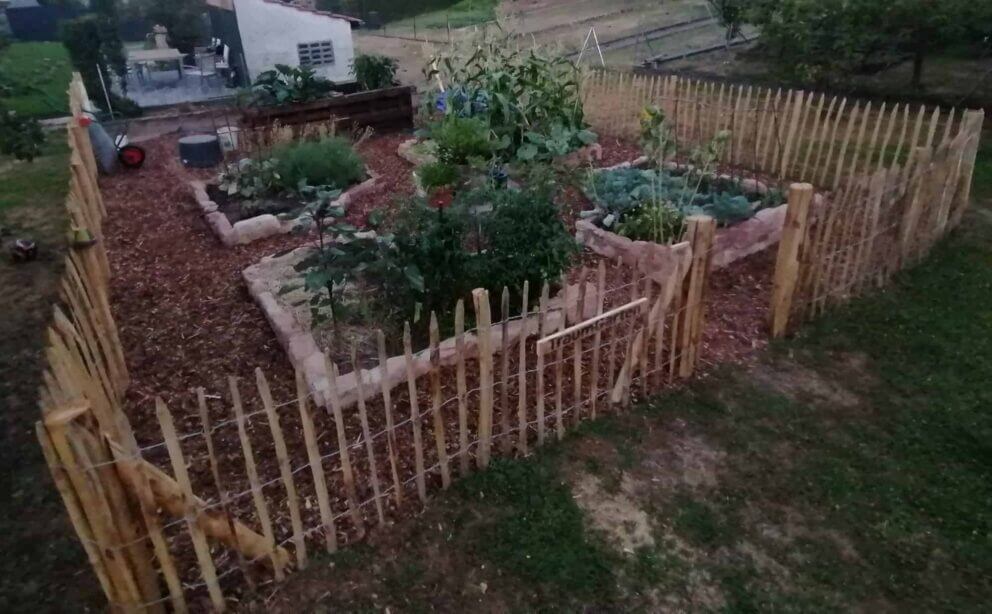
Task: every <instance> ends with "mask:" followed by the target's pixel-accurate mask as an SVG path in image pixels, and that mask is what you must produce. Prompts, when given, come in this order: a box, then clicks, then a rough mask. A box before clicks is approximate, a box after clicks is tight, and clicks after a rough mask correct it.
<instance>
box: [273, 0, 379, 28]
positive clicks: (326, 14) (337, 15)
mask: <svg viewBox="0 0 992 614" xmlns="http://www.w3.org/2000/svg"><path fill="white" fill-rule="evenodd" d="M262 2H265V3H268V4H278V5H280V6H285V7H286V8H291V9H295V10H297V11H302V12H304V13H313V14H314V15H321V16H323V17H333V18H335V19H344V20H345V21H350V22H351V23H354V24H361V23H364V22H363V21H362V20H361V19H359V18H357V17H351V16H349V15H341V14H340V13H330V12H328V11H318V10H317V9H309V8H306V7H303V6H300V5H298V4H289V3H287V2H282V0H262Z"/></svg>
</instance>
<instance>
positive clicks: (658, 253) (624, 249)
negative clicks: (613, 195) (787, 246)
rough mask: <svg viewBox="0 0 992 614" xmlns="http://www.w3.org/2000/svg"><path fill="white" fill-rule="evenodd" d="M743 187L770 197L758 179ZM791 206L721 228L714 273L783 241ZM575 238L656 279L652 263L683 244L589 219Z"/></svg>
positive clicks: (817, 200)
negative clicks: (635, 235) (634, 235)
mask: <svg viewBox="0 0 992 614" xmlns="http://www.w3.org/2000/svg"><path fill="white" fill-rule="evenodd" d="M648 161H649V159H648V158H647V157H646V156H642V157H640V158H637V159H636V160H633V161H631V162H621V163H620V164H616V165H614V166H610V167H606V168H601V169H596V172H603V171H610V170H615V169H619V168H631V167H633V168H640V167H642V166H644V165H645V164H647V163H648ZM665 167H666V168H668V169H670V170H673V169H677V168H685V166H684V165H678V164H675V163H667V164H666V165H665ZM717 178H719V179H733V177H732V176H731V175H728V174H720V175H717ZM740 183H741V185H742V186H743V187H744V188H745V189H747V190H750V191H753V192H757V193H759V194H767V193H768V191H769V189H770V188H769V187H768V184H766V183H764V182H762V181H760V180H758V179H741V180H740ZM823 202H824V199H823V196H822V195H821V194H819V193H817V194H816V195H815V196H814V200H813V207H817V208H818V207H821V206H822V205H823ZM787 209H788V203H783V204H781V205H779V206H778V207H772V208H770V209H762V210H761V211H758V212H757V213H756V214H755V215H754V217H752V218H751V219H749V220H746V221H744V222H741V223H740V224H736V225H734V226H731V227H729V228H721V229H719V230H718V231H717V233H716V238H715V240H714V241H713V256H712V263H713V264H712V267H713V270H719V269H723V268H726V267H728V266H730V265H731V264H733V263H735V262H737V261H739V260H743V259H744V258H747V257H748V256H751V255H753V254H756V253H758V252H760V251H763V250H765V249H767V248H769V247H771V246H773V245H775V244H777V243H778V242H779V241H780V240H781V239H782V229H783V227H784V225H785V213H786V210H787ZM575 239H576V240H577V241H578V242H579V243H580V244H581V245H583V246H585V247H587V248H589V249H590V250H592V251H593V252H595V253H597V254H599V255H600V256H603V257H605V258H611V259H615V258H620V259H621V260H622V261H623V262H624V263H625V264H627V265H628V266H633V267H637V268H638V269H639V270H641V271H642V272H643V273H645V274H646V275H649V276H653V270H652V269H653V266H654V265H653V264H652V263H654V262H656V261H657V260H658V259H659V258H664V257H665V253H666V252H669V251H671V250H674V249H676V248H678V247H679V245H681V244H677V245H661V244H659V243H652V242H650V241H634V240H631V239H628V238H627V237H623V236H620V235H618V234H616V233H613V232H610V231H608V230H604V229H602V228H600V227H599V226H597V225H596V224H595V223H594V222H591V221H589V220H578V221H577V222H576V223H575Z"/></svg>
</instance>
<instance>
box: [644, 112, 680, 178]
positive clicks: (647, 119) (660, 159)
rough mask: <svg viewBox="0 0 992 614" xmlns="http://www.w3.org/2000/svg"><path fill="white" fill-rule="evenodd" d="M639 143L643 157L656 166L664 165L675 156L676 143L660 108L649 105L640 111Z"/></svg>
mask: <svg viewBox="0 0 992 614" xmlns="http://www.w3.org/2000/svg"><path fill="white" fill-rule="evenodd" d="M640 142H641V149H643V150H644V153H645V155H647V156H648V157H649V158H651V160H653V161H654V163H655V164H656V165H661V164H664V163H665V162H667V161H668V160H670V159H671V158H672V157H673V156H674V155H675V153H676V151H675V145H676V142H675V139H674V138H673V137H672V134H671V129H670V127H669V126H668V122H667V121H666V118H665V112H664V111H663V110H662V109H661V108H659V107H657V106H655V105H650V106H647V107H644V110H643V111H641V135H640Z"/></svg>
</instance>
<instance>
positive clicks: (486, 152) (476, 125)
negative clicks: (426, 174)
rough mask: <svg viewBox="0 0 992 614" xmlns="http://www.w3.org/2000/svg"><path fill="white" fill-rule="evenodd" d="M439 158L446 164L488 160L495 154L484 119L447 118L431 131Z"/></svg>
mask: <svg viewBox="0 0 992 614" xmlns="http://www.w3.org/2000/svg"><path fill="white" fill-rule="evenodd" d="M431 137H432V138H433V139H434V141H435V142H436V143H437V157H438V160H440V161H441V162H443V163H446V164H468V163H469V162H471V161H478V160H487V159H488V158H489V157H490V156H491V155H492V152H493V143H492V141H491V139H490V131H489V126H488V125H487V124H486V122H485V120H484V119H481V118H467V117H455V116H451V117H446V118H445V119H444V120H443V121H441V122H440V123H439V124H438V125H437V126H435V127H434V128H433V129H432V130H431Z"/></svg>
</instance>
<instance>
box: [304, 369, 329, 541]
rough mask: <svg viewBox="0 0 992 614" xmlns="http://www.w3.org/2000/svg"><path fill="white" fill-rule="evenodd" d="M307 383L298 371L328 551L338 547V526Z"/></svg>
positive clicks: (311, 469) (315, 485)
mask: <svg viewBox="0 0 992 614" xmlns="http://www.w3.org/2000/svg"><path fill="white" fill-rule="evenodd" d="M307 397H308V395H307V385H306V382H305V381H304V379H303V372H302V371H299V370H297V372H296V404H297V407H298V408H299V411H300V422H301V423H302V425H303V441H304V442H305V443H306V447H307V460H308V461H309V462H310V473H311V475H313V489H314V490H315V491H316V493H317V508H318V509H319V510H320V525H321V527H322V528H323V530H324V544H325V546H326V548H327V552H329V553H332V552H336V551H337V549H338V534H337V528H336V527H335V526H334V514H333V513H332V512H331V502H330V497H329V496H328V493H327V479H326V478H325V477H324V463H323V461H322V460H321V457H320V449H319V448H318V447H317V431H316V429H315V428H314V425H313V412H312V410H311V407H312V406H311V405H310V402H309V400H308V398H307Z"/></svg>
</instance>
